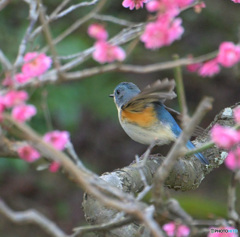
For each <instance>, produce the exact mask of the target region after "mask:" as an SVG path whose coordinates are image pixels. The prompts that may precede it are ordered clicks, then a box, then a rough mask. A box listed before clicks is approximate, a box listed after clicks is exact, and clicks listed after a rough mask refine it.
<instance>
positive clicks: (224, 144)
mask: <svg viewBox="0 0 240 237" xmlns="http://www.w3.org/2000/svg"><path fill="white" fill-rule="evenodd" d="M211 137H212V140H213V142H214V143H215V144H216V145H218V146H219V147H221V148H225V149H230V148H231V147H232V146H233V145H235V144H236V143H237V142H239V141H240V136H239V132H238V131H236V130H234V129H233V128H229V127H223V126H221V125H219V124H216V125H214V126H213V127H212V129H211Z"/></svg>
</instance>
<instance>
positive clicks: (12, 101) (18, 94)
mask: <svg viewBox="0 0 240 237" xmlns="http://www.w3.org/2000/svg"><path fill="white" fill-rule="evenodd" d="M27 99H28V94H27V92H26V91H15V90H11V91H9V92H7V93H6V94H5V95H4V97H3V103H4V105H5V106H6V107H7V108H11V107H13V106H15V105H19V104H22V103H24V102H25V101H26V100H27Z"/></svg>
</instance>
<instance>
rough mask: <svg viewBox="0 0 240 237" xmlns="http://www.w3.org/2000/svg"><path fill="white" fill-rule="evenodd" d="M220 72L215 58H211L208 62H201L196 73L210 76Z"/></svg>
mask: <svg viewBox="0 0 240 237" xmlns="http://www.w3.org/2000/svg"><path fill="white" fill-rule="evenodd" d="M219 72H220V67H219V65H218V63H217V60H216V59H212V60H210V61H208V62H205V63H203V65H202V66H201V67H200V69H199V71H198V74H199V75H200V76H203V77H206V76H208V77H212V76H213V75H215V74H217V73H219Z"/></svg>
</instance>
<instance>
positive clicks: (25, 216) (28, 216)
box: [0, 199, 67, 237]
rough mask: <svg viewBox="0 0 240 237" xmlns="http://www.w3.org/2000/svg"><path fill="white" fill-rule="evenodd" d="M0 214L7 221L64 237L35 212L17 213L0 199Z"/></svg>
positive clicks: (50, 222)
mask: <svg viewBox="0 0 240 237" xmlns="http://www.w3.org/2000/svg"><path fill="white" fill-rule="evenodd" d="M0 213H1V214H2V215H3V216H5V217H6V218H7V219H9V220H10V221H12V222H14V223H18V224H29V223H32V224H35V225H38V226H39V227H40V228H42V229H43V230H44V231H45V232H46V233H48V234H50V235H51V236H54V237H56V236H57V237H66V236H67V234H65V233H64V232H63V231H62V230H61V229H60V228H59V227H58V226H57V225H56V224H55V223H54V222H52V221H51V220H49V219H48V218H47V217H45V216H43V215H42V214H41V213H39V212H38V211H36V210H27V211H18V212H15V211H13V210H11V209H10V208H9V207H8V206H7V205H6V204H5V202H4V201H3V200H2V199H0Z"/></svg>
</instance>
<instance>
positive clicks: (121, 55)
mask: <svg viewBox="0 0 240 237" xmlns="http://www.w3.org/2000/svg"><path fill="white" fill-rule="evenodd" d="M94 47H95V51H94V52H93V58H94V59H95V60H96V61H97V62H99V63H106V62H108V63H111V62H113V61H115V60H118V61H123V60H124V59H125V57H126V54H125V52H124V50H123V49H122V48H121V47H119V46H115V45H111V44H109V43H108V42H105V41H97V42H96V43H95V45H94Z"/></svg>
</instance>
